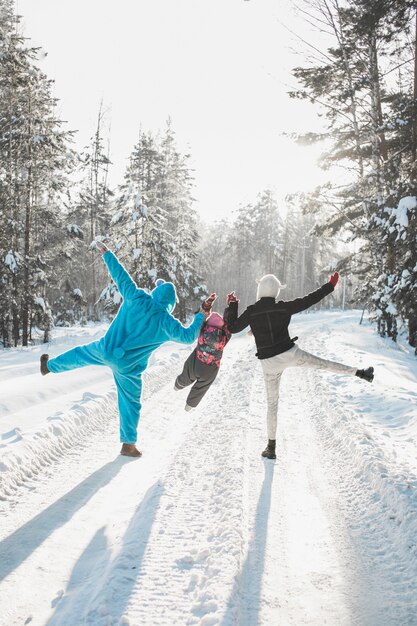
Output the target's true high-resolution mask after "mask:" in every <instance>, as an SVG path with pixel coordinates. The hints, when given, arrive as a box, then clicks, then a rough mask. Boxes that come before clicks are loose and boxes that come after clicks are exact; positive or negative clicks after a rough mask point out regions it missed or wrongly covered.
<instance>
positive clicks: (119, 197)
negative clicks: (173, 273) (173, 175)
mask: <svg viewBox="0 0 417 626" xmlns="http://www.w3.org/2000/svg"><path fill="white" fill-rule="evenodd" d="M161 162H162V155H161V152H160V148H159V145H158V143H157V140H156V139H155V137H154V136H153V135H152V134H151V133H143V132H140V135H139V140H138V142H137V144H136V145H135V147H134V149H133V151H132V154H131V156H130V159H129V165H128V167H127V170H126V173H125V177H124V182H123V183H122V184H121V185H120V186H119V188H118V189H117V191H116V194H115V198H114V201H113V207H112V208H113V217H112V218H111V221H110V226H109V234H110V239H111V241H114V247H115V250H116V252H117V253H118V255H119V257H120V258H121V260H122V261H123V262H124V263H125V265H126V267H127V268H128V270H129V271H130V273H131V274H132V276H134V278H135V280H136V281H137V283H138V285H139V286H141V287H143V288H145V289H152V288H153V287H154V283H155V280H156V278H157V277H158V276H159V277H161V278H164V279H166V280H169V279H170V275H169V267H170V262H171V257H172V237H171V235H170V234H169V232H168V230H167V213H166V210H165V209H164V208H163V207H161V206H160V203H159V198H158V188H159V185H160V171H161ZM100 297H101V299H104V300H105V301H106V302H107V303H108V305H109V306H111V307H113V310H115V308H116V307H117V306H118V304H119V302H120V297H119V294H117V292H116V291H115V289H114V286H113V285H111V284H108V285H107V287H106V288H105V289H104V290H103V291H102V294H101V296H100Z"/></svg>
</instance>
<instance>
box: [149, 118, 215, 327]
mask: <svg viewBox="0 0 417 626" xmlns="http://www.w3.org/2000/svg"><path fill="white" fill-rule="evenodd" d="M161 155H162V160H161V171H160V176H159V185H158V204H159V206H161V207H162V208H163V210H164V211H165V212H166V216H167V226H168V230H169V232H170V233H172V242H171V244H172V247H171V250H172V257H171V264H170V267H169V269H168V274H169V276H170V279H171V280H172V281H173V282H174V283H175V285H176V288H177V293H178V299H179V302H178V305H177V309H178V316H179V318H180V319H182V320H185V319H186V318H187V316H188V315H190V314H191V313H192V312H193V311H195V310H196V308H198V306H199V304H200V302H201V301H202V300H203V299H204V298H205V297H206V296H207V291H206V286H205V285H204V284H203V281H202V279H201V277H200V276H199V275H198V272H197V247H198V239H199V234H198V220H197V216H196V212H195V209H194V207H193V197H192V186H193V179H192V176H191V171H190V166H189V164H188V161H189V158H190V155H188V154H185V155H183V154H181V153H180V152H179V151H178V149H177V146H176V142H175V133H174V131H173V129H172V124H171V120H170V119H168V121H167V125H166V129H165V133H164V135H163V136H162V140H161Z"/></svg>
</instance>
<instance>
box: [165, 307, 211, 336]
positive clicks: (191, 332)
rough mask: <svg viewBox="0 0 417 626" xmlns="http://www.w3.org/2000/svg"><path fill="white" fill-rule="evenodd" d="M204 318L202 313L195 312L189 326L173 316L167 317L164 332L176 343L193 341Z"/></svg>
mask: <svg viewBox="0 0 417 626" xmlns="http://www.w3.org/2000/svg"><path fill="white" fill-rule="evenodd" d="M205 319H206V316H205V315H204V313H200V312H199V313H197V314H196V316H195V317H194V320H193V322H192V324H190V326H183V324H181V322H180V321H179V320H177V319H175V317H172V316H168V317H167V326H166V333H167V335H168V336H169V338H170V340H171V341H177V342H178V343H193V341H195V340H196V339H197V337H198V335H199V334H200V330H201V327H202V325H203V323H204V321H205Z"/></svg>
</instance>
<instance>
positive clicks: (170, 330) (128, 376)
mask: <svg viewBox="0 0 417 626" xmlns="http://www.w3.org/2000/svg"><path fill="white" fill-rule="evenodd" d="M103 259H104V261H105V263H106V265H107V267H108V270H109V272H110V275H111V277H112V279H113V280H114V282H115V283H116V285H117V288H118V289H119V291H120V293H121V295H122V297H123V304H122V306H121V307H120V309H119V312H118V314H117V315H116V317H115V318H114V320H113V322H112V323H111V325H110V326H109V328H108V330H107V332H106V334H105V335H104V337H102V338H101V339H100V340H99V341H94V342H92V343H89V344H86V345H84V346H77V347H76V348H73V349H72V350H68V351H67V352H64V353H63V354H61V355H59V356H57V357H55V358H54V359H49V361H48V369H49V371H50V372H53V373H58V372H65V371H67V370H72V369H75V368H77V367H84V366H85V365H107V366H108V367H110V368H111V369H112V371H113V376H114V380H115V383H116V388H117V398H118V406H119V413H120V441H121V442H122V443H129V444H135V443H136V440H137V426H138V422H139V414H140V409H141V403H140V395H141V391H142V379H141V374H142V372H143V371H144V370H145V369H146V366H147V363H148V359H149V356H150V355H151V353H152V352H153V351H154V350H156V348H158V347H159V346H160V345H161V344H163V343H165V342H166V341H178V342H180V343H192V342H193V341H195V340H196V339H197V337H198V335H199V332H200V329H201V326H202V324H203V322H204V320H205V317H204V315H203V313H197V315H196V316H195V318H194V321H193V323H192V324H191V325H190V326H188V327H185V326H183V325H182V324H181V322H179V321H178V320H177V319H175V318H174V317H172V315H171V313H172V312H173V310H174V307H175V302H176V291H175V287H174V285H173V284H172V283H165V282H164V283H163V284H159V285H158V286H157V287H155V289H154V290H153V291H152V292H151V293H150V294H148V293H146V291H144V290H143V289H139V288H138V287H137V286H136V283H135V282H134V281H133V279H132V278H131V276H130V275H129V274H128V272H127V271H126V269H125V268H124V267H123V265H122V264H121V263H119V261H118V260H117V258H116V256H115V255H114V254H113V253H112V252H110V250H108V251H107V252H106V253H105V254H104V255H103Z"/></svg>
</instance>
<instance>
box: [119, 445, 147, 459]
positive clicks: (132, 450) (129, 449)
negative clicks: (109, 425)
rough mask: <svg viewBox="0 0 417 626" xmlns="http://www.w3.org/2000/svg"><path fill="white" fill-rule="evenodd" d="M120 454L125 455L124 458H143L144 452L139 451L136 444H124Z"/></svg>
mask: <svg viewBox="0 0 417 626" xmlns="http://www.w3.org/2000/svg"><path fill="white" fill-rule="evenodd" d="M120 454H123V456H137V457H139V456H142V452H140V450H138V449H137V447H136V446H135V444H134V443H124V444H123V445H122V449H121V450H120Z"/></svg>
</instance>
